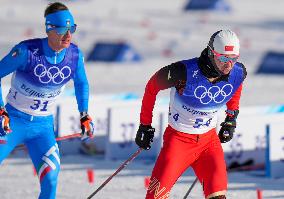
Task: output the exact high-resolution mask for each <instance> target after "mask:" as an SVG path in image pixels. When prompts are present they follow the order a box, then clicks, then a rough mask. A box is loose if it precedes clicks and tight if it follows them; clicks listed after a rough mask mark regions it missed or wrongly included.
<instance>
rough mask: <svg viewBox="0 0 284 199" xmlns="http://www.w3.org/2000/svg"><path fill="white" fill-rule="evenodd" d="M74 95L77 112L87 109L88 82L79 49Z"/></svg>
mask: <svg viewBox="0 0 284 199" xmlns="http://www.w3.org/2000/svg"><path fill="white" fill-rule="evenodd" d="M74 87H75V95H76V100H77V104H78V110H79V112H84V111H86V112H87V111H88V103H89V83H88V80H87V76H86V72H85V66H84V57H83V53H82V52H81V51H80V50H79V56H78V66H77V67H76V71H75V76H74Z"/></svg>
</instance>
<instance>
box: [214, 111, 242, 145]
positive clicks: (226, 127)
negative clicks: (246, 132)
mask: <svg viewBox="0 0 284 199" xmlns="http://www.w3.org/2000/svg"><path fill="white" fill-rule="evenodd" d="M238 114H239V111H238V110H237V111H235V114H233V115H227V117H226V119H225V121H224V122H222V123H221V126H222V127H221V129H220V131H219V134H218V136H219V139H220V141H221V143H226V142H229V141H230V140H231V139H232V138H233V136H234V132H235V128H236V126H237V122H236V119H237V116H238Z"/></svg>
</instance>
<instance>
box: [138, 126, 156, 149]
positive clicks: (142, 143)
mask: <svg viewBox="0 0 284 199" xmlns="http://www.w3.org/2000/svg"><path fill="white" fill-rule="evenodd" d="M154 133H155V128H153V127H152V126H151V125H143V124H140V126H139V129H138V131H137V134H136V138H135V142H136V144H137V145H138V146H139V147H141V148H142V149H145V150H149V149H150V148H151V143H152V142H153V138H154Z"/></svg>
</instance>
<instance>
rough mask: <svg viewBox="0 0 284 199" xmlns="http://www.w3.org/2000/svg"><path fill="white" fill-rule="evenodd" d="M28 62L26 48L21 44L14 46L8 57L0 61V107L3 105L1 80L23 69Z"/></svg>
mask: <svg viewBox="0 0 284 199" xmlns="http://www.w3.org/2000/svg"><path fill="white" fill-rule="evenodd" d="M27 62H28V50H27V46H26V45H25V44H23V43H20V44H18V45H16V46H15V47H14V48H13V49H12V50H11V51H10V52H9V54H8V55H6V56H5V57H4V58H3V59H2V60H1V61H0V106H3V105H4V102H3V98H2V87H1V79H2V78H3V77H5V76H7V75H8V74H10V73H12V72H14V71H16V70H17V69H22V70H23V69H24V68H25V66H26V65H27Z"/></svg>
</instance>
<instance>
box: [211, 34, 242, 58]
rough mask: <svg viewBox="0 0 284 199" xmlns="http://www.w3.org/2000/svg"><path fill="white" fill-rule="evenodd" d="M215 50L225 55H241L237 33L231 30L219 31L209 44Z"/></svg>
mask: <svg viewBox="0 0 284 199" xmlns="http://www.w3.org/2000/svg"><path fill="white" fill-rule="evenodd" d="M208 45H209V46H210V47H211V48H212V49H213V50H215V51H216V52H218V53H220V54H225V55H232V54H233V55H239V54H240V41H239V38H238V36H237V35H236V33H234V32H233V31H231V30H219V31H217V32H215V33H214V34H213V35H212V36H211V38H210V41H209V44H208Z"/></svg>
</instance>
